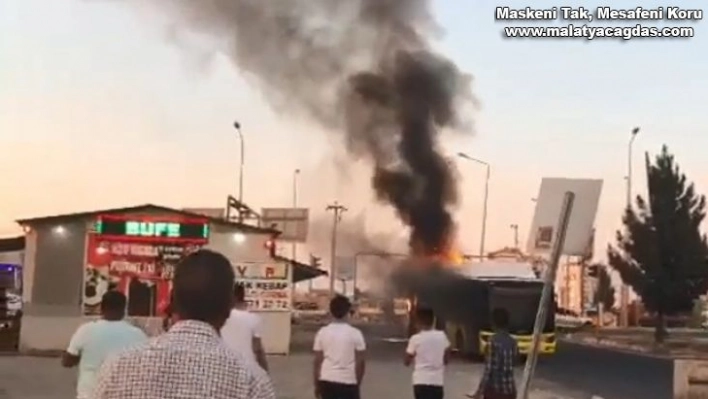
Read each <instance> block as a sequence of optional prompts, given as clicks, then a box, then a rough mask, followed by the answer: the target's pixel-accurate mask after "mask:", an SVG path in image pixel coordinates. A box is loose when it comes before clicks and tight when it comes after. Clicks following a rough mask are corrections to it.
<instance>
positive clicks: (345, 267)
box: [335, 256, 356, 281]
mask: <svg viewBox="0 0 708 399" xmlns="http://www.w3.org/2000/svg"><path fill="white" fill-rule="evenodd" d="M335 262H336V264H335V270H336V274H335V277H336V278H337V280H343V281H353V280H354V279H355V278H356V258H355V257H353V256H337V258H336V259H335Z"/></svg>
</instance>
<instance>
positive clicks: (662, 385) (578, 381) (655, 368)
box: [536, 342, 673, 399]
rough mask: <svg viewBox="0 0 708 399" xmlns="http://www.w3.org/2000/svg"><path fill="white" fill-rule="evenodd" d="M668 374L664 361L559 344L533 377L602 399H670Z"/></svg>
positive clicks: (668, 362)
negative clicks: (554, 353) (556, 350)
mask: <svg viewBox="0 0 708 399" xmlns="http://www.w3.org/2000/svg"><path fill="white" fill-rule="evenodd" d="M672 370H673V368H672V364H671V362H670V361H669V360H668V359H662V358H657V357H650V356H645V355H640V354H632V353H624V352H619V351H615V350H611V349H606V348H596V347H589V346H584V345H579V344H572V343H568V342H561V343H560V344H559V348H558V353H557V354H556V355H555V356H553V357H551V358H548V359H543V360H542V361H541V362H540V363H539V365H538V368H537V369H536V376H537V377H539V378H540V379H541V380H548V381H552V382H553V383H555V384H558V385H559V386H560V387H563V388H565V389H568V390H572V391H578V392H582V393H591V394H594V395H597V396H600V397H602V398H604V399H666V398H670V397H671V396H672V378H673V377H672Z"/></svg>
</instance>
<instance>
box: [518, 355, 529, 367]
mask: <svg viewBox="0 0 708 399" xmlns="http://www.w3.org/2000/svg"><path fill="white" fill-rule="evenodd" d="M528 358H529V356H528V355H521V356H519V360H520V361H521V364H523V365H525V364H526V359H528Z"/></svg>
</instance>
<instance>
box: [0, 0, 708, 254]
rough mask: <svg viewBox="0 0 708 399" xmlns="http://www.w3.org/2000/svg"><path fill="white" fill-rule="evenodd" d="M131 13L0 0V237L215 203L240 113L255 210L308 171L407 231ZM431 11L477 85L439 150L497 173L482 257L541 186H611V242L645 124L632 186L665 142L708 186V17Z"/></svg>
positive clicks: (279, 124)
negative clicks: (657, 36) (655, 28)
mask: <svg viewBox="0 0 708 399" xmlns="http://www.w3.org/2000/svg"><path fill="white" fill-rule="evenodd" d="M263 1H271V0H263ZM272 1H275V0H272ZM130 3H132V2H130V1H125V2H123V1H79V0H52V1H48V0H0V193H1V194H2V196H0V236H3V235H12V234H16V233H18V232H19V230H18V229H17V227H16V226H15V224H14V222H13V221H14V220H15V219H18V218H25V217H33V216H41V215H48V214H56V213H61V212H74V211H83V210H94V209H101V208H109V207H122V206H131V205H137V204H142V203H155V204H160V205H166V206H174V207H198V206H221V205H222V204H223V203H224V202H225V196H226V194H227V193H232V194H236V190H237V186H238V184H237V182H238V180H237V178H238V165H239V157H238V154H239V141H238V139H237V136H236V133H235V131H234V129H233V127H232V124H233V121H234V120H238V121H239V122H240V123H241V125H242V127H243V133H244V136H245V152H246V157H245V165H246V166H245V184H244V185H245V189H244V198H245V199H246V201H247V202H248V203H249V204H250V205H251V206H252V207H254V208H257V209H259V208H261V207H264V206H290V205H291V204H292V186H293V182H292V181H293V171H294V170H295V169H296V168H300V169H301V170H302V173H301V175H300V179H299V185H298V187H299V203H300V205H302V206H308V207H310V208H311V209H312V210H313V212H314V213H315V217H320V216H321V214H323V213H324V208H325V206H326V205H327V203H328V202H331V201H333V200H335V199H338V200H339V201H340V202H342V203H344V204H345V205H347V206H348V207H349V208H350V210H351V211H350V214H357V213H360V212H366V216H367V220H368V225H367V228H369V229H371V230H372V231H373V230H383V231H392V232H396V231H401V229H400V228H399V227H398V225H397V223H396V221H395V219H394V218H393V217H392V215H393V214H392V212H391V211H390V210H388V208H382V207H380V206H378V205H375V203H374V201H373V196H372V194H371V190H370V189H369V188H368V179H369V176H370V175H369V172H368V169H367V168H366V165H353V164H352V163H351V162H348V161H347V160H346V158H343V157H342V155H341V151H338V150H337V148H339V145H340V143H339V142H338V141H337V140H336V137H338V136H337V135H334V134H331V132H326V131H323V130H322V129H320V128H319V127H318V126H317V125H316V124H313V123H311V122H310V121H308V120H306V119H304V118H296V117H294V116H291V115H288V114H287V113H281V112H278V113H275V112H273V111H271V109H270V107H269V106H268V104H267V103H266V102H265V101H264V99H263V97H262V96H261V95H260V94H259V90H258V87H255V86H253V85H251V84H249V83H247V82H246V81H245V80H244V79H243V76H242V75H241V74H240V72H239V70H238V69H236V68H235V67H234V66H233V64H232V63H231V62H230V61H229V59H228V58H227V57H225V56H223V55H220V54H213V53H211V52H210V51H209V49H208V48H201V47H199V45H198V44H196V43H191V44H186V43H178V42H177V40H175V39H174V35H173V32H171V31H170V30H169V29H168V24H167V22H168V21H167V20H166V19H164V18H158V17H155V16H153V14H149V13H144V12H141V10H139V9H137V7H133V6H131V4H130ZM510 3H516V2H510ZM532 3H533V4H534V6H536V7H539V8H540V7H546V6H548V7H550V6H555V5H557V6H562V5H565V4H558V3H552V2H549V1H546V0H539V1H535V2H532ZM573 3H575V4H574V5H585V6H587V7H595V6H599V5H606V4H605V3H607V2H604V3H603V2H594V1H580V2H573ZM611 3H612V6H613V7H631V8H634V7H636V6H637V5H639V4H641V5H642V6H643V7H645V8H649V7H652V6H658V5H665V4H662V3H659V2H655V1H641V2H638V1H636V0H635V1H614V2H611ZM433 4H434V12H435V14H436V17H437V18H438V21H439V24H440V25H441V26H442V27H443V28H444V29H445V31H446V34H445V36H444V37H443V38H442V40H441V41H440V42H439V43H437V47H438V49H439V50H440V51H441V52H443V53H444V54H446V55H447V56H449V57H450V58H452V59H453V60H454V61H455V62H456V63H458V65H459V66H460V68H461V69H463V70H465V71H468V72H470V73H472V74H473V75H474V82H473V90H474V93H475V95H476V96H477V98H478V99H479V100H480V102H481V108H480V109H479V110H478V111H477V112H476V113H475V114H474V115H473V117H474V121H475V124H476V133H475V135H474V136H473V137H464V138H461V136H459V135H457V136H454V137H453V136H452V135H446V136H444V138H443V140H444V147H445V148H446V150H447V151H448V152H449V153H450V154H451V155H454V154H455V153H456V152H458V151H464V152H466V153H467V154H469V155H470V156H473V157H476V158H479V159H481V160H484V161H486V162H488V163H490V164H491V166H492V173H491V182H490V196H489V219H488V228H487V232H488V233H487V248H488V249H490V250H493V249H497V248H499V247H502V246H508V245H512V244H513V233H512V230H511V229H510V224H518V225H520V235H521V237H520V238H521V243H522V244H523V243H525V240H526V237H527V235H528V226H529V224H530V222H531V217H532V213H533V207H534V204H533V202H532V201H531V199H532V198H533V197H535V196H536V195H537V194H538V188H539V185H540V181H541V178H542V177H577V178H581V177H582V178H601V179H604V187H603V192H602V196H601V202H600V209H599V213H598V217H597V228H598V236H597V245H598V247H599V248H604V246H605V245H606V243H607V242H608V240H610V239H612V237H613V234H614V230H615V229H616V228H618V227H619V225H620V214H621V211H622V207H623V204H624V201H625V180H624V176H625V175H626V170H627V144H628V141H629V138H630V132H631V130H632V128H633V127H635V126H640V127H641V132H640V133H639V136H638V137H637V139H636V142H635V145H634V154H635V156H634V170H635V174H634V187H635V189H636V191H637V192H638V193H640V194H641V193H644V191H645V179H644V175H643V161H644V160H643V153H644V151H650V152H652V153H657V152H658V151H659V150H660V148H661V145H662V144H664V143H666V144H668V145H669V148H670V150H671V151H672V152H674V153H675V154H676V157H677V160H678V162H679V163H680V166H681V167H682V169H683V170H684V171H685V172H686V173H687V175H688V177H689V179H691V180H693V181H694V182H695V183H696V185H697V187H698V190H699V191H700V192H702V193H705V192H708V162H706V160H705V157H706V156H705V153H706V150H707V149H708V122H707V119H706V117H705V115H706V112H708V108H707V106H708V77H707V76H708V75H707V74H706V71H708V28H707V27H706V26H707V24H706V23H705V21H701V22H699V23H693V24H692V26H693V27H694V28H695V30H696V37H694V38H691V39H666V40H654V39H634V40H630V41H627V42H623V41H621V40H620V41H618V40H607V39H606V40H594V41H587V40H584V39H565V40H534V39H523V40H519V39H516V40H510V39H504V38H503V37H502V35H501V30H502V28H503V27H504V26H505V25H504V24H502V23H498V22H495V21H494V8H495V7H496V6H501V5H506V4H500V3H499V2H498V1H495V2H491V1H489V0H476V1H452V0H445V1H442V0H438V1H434V2H433ZM692 4H693V3H692ZM695 4H698V3H695ZM510 5H511V4H510ZM632 25H634V23H632ZM682 25H684V26H687V25H688V23H684V24H682ZM335 159H337V160H338V162H334V160H335ZM456 162H457V163H458V169H459V172H460V174H461V176H462V179H461V180H460V187H461V193H462V197H463V203H462V204H461V205H460V209H459V212H458V220H459V223H460V226H461V227H460V228H461V230H460V236H459V241H460V245H461V246H462V248H463V249H464V250H465V251H466V252H470V253H476V251H477V250H478V246H479V239H480V233H479V231H480V223H481V215H482V198H483V189H484V169H483V168H482V167H480V166H479V165H477V164H474V163H470V162H466V161H464V160H462V159H459V160H457V161H456ZM346 171H348V173H344V172H346ZM382 215H383V216H385V217H382ZM598 257H600V258H603V257H604V251H603V250H600V251H598Z"/></svg>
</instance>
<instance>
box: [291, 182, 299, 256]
mask: <svg viewBox="0 0 708 399" xmlns="http://www.w3.org/2000/svg"><path fill="white" fill-rule="evenodd" d="M298 176H300V169H295V171H294V172H293V209H294V208H297V178H298ZM296 256H297V243H296V242H295V241H293V254H292V257H293V260H294V261H296V260H297V259H296Z"/></svg>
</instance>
